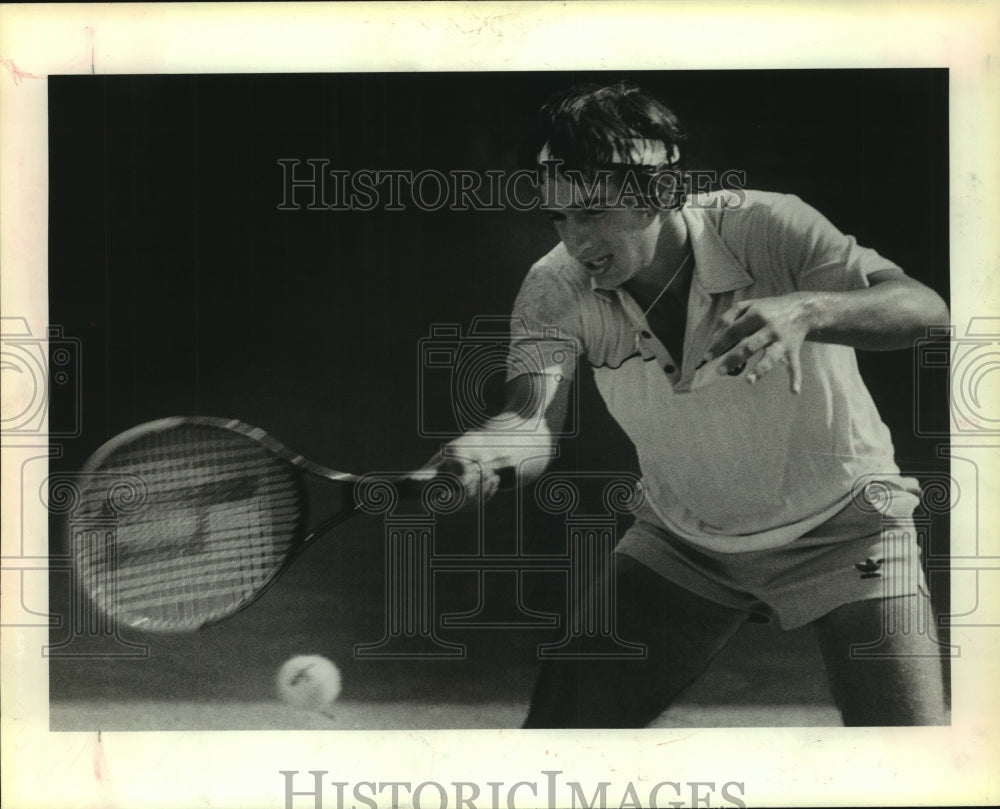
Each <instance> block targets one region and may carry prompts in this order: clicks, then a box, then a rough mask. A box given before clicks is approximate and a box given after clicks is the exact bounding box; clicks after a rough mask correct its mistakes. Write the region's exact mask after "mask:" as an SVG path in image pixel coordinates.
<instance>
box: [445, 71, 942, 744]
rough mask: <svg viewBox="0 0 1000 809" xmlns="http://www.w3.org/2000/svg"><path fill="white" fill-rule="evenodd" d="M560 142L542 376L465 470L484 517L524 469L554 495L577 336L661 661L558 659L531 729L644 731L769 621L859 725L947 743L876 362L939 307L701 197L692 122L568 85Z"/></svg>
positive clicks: (629, 576)
mask: <svg viewBox="0 0 1000 809" xmlns="http://www.w3.org/2000/svg"><path fill="white" fill-rule="evenodd" d="M540 124H541V126H540V132H541V135H540V138H539V142H538V147H537V155H538V158H537V159H538V171H539V181H540V186H539V188H540V193H541V195H542V207H543V209H544V210H545V211H546V213H547V215H548V216H549V218H550V219H551V221H552V223H553V225H554V226H555V230H556V232H557V233H558V235H559V238H560V239H561V241H560V243H559V244H558V245H557V246H556V247H555V248H554V249H553V250H551V251H550V252H549V253H548V254H547V255H545V256H543V257H542V258H540V259H539V260H538V261H537V262H536V263H535V265H534V266H533V267H532V268H531V270H530V272H529V273H528V275H527V277H526V278H525V280H524V282H523V285H522V288H521V291H520V294H519V295H518V297H517V300H516V302H515V304H514V309H513V314H514V316H515V317H517V318H520V319H521V320H523V322H524V323H526V324H527V326H528V333H527V334H524V335H521V336H518V337H516V338H515V339H514V345H513V346H512V352H511V353H512V356H513V355H514V354H515V353H517V354H518V355H519V356H526V353H525V350H526V349H531V350H532V351H537V352H539V353H538V354H535V356H541V357H543V367H540V368H538V369H537V370H536V371H534V372H527V373H526V372H525V371H524V367H523V363H522V364H516V363H511V371H510V377H511V378H510V380H509V383H508V385H509V390H510V395H509V406H508V410H507V412H505V413H503V414H501V415H500V416H498V417H497V418H496V419H495V420H494V421H492V422H491V423H489V424H487V425H486V426H485V427H484V428H483V429H482V430H477V431H474V432H470V433H467V434H466V435H463V436H462V437H460V438H459V439H457V440H456V441H454V442H452V443H451V445H449V447H447V448H446V450H445V452H446V454H448V455H450V456H452V457H453V458H457V459H459V461H460V466H459V468H460V471H461V474H462V477H463V481H464V484H465V486H466V489H467V494H468V495H469V496H470V497H473V498H475V497H479V496H483V497H490V496H492V494H493V493H494V492H495V491H496V490H497V487H498V485H499V477H498V474H497V473H498V471H499V470H500V469H502V468H503V467H506V466H510V465H514V466H518V465H521V467H522V482H526V481H528V480H530V479H531V478H533V477H537V475H538V474H539V473H540V472H541V471H542V469H543V468H544V466H545V463H544V462H538V461H537V458H538V457H539V456H540V455H544V454H545V453H544V449H545V447H546V446H548V445H550V444H551V443H552V442H553V440H554V439H553V438H552V437H551V436H552V435H553V434H558V432H559V427H560V425H561V423H562V419H563V418H564V414H565V409H566V401H567V389H568V387H569V385H570V383H571V380H572V378H573V375H574V371H575V368H576V362H575V359H576V358H574V357H572V356H570V353H571V352H566V351H565V350H561V351H554V350H549V348H550V346H551V345H552V341H551V339H547V337H546V336H547V335H551V334H552V333H553V331H552V330H553V329H554V328H555V329H558V331H559V334H560V336H562V337H570V338H572V339H573V340H575V341H576V344H577V345H578V346H579V355H580V358H581V359H582V360H583V361H585V362H586V363H588V364H589V365H590V367H591V368H592V369H593V374H594V378H595V380H596V383H597V388H598V390H599V391H600V394H601V396H602V397H603V399H604V401H605V402H606V404H607V407H608V409H609V411H610V412H611V414H612V415H613V416H614V418H615V419H616V420H617V421H618V423H619V424H620V425H621V426H622V428H623V429H624V432H625V433H626V434H627V435H628V437H629V438H630V439H631V441H632V443H633V444H634V445H635V450H636V452H637V455H638V459H639V463H640V466H641V471H642V487H643V504H642V506H641V507H640V509H639V510H638V512H637V514H636V519H635V522H634V524H633V525H632V527H631V528H630V529H629V530H628V531H627V532H626V533H625V534H624V536H623V537H622V539H621V541H620V543H619V544H618V546H617V548H616V550H615V554H614V564H613V565H612V566H610V567H611V568H612V570H613V572H612V573H611V574H609V575H613V576H615V577H617V581H616V582H615V583H614V592H616V593H617V594H618V595H617V605H616V609H617V611H616V621H617V628H618V634H619V636H620V637H621V638H623V639H625V640H628V641H637V642H641V643H644V644H645V645H646V648H647V654H646V656H645V658H644V659H640V660H634V659H621V660H610V661H606V660H596V659H586V658H583V659H578V660H551V661H547V662H545V663H544V664H543V666H542V670H541V674H540V677H539V679H538V682H537V685H536V688H535V691H534V695H533V698H532V703H531V708H530V713H529V715H528V717H527V720H526V723H525V726H526V727H641V726H644V725H646V724H648V723H650V722H651V721H652V720H654V719H655V718H656V717H657V716H658V715H659V714H660V713H661V712H662V711H664V709H666V708H667V707H668V706H669V705H670V704H671V702H672V701H673V700H674V699H675V698H676V697H677V696H678V694H680V693H681V691H682V690H683V689H684V688H685V687H686V686H688V685H689V684H690V683H691V682H692V681H693V680H694V679H695V678H697V677H698V675H699V674H700V673H701V672H702V671H703V670H704V669H705V668H706V666H707V665H708V663H709V662H710V660H711V659H712V658H713V656H714V655H715V654H716V653H717V652H719V650H720V649H722V648H723V646H724V645H725V644H726V642H727V641H728V640H729V639H730V638H731V637H732V636H733V634H734V633H735V632H736V631H737V630H738V629H739V627H740V626H741V625H742V624H743V623H744V622H745V621H747V620H748V619H750V620H753V619H756V620H776V621H778V622H779V623H780V625H781V626H782V627H783V628H785V629H793V628H796V627H801V626H804V625H810V626H812V627H813V628H814V630H815V633H816V636H817V638H818V640H819V645H820V649H821V651H822V655H823V659H824V661H825V665H826V670H827V675H828V678H829V682H830V686H831V690H832V693H833V695H834V698H835V700H836V703H837V706H838V707H839V709H840V712H841V715H842V717H843V721H844V723H845V724H847V725H920V724H941V723H944V722H946V721H947V715H946V709H945V704H944V698H943V687H942V669H941V663H940V658H939V655H938V646H937V643H936V641H935V640H934V639H933V637H932V635H931V633H932V630H930V629H929V630H928V631H924V632H919V631H907V632H899V631H891V628H892V627H901V626H906V627H910V628H911V629H913V628H915V627H917V626H918V624H919V623H920V622H923V623H924V624H927V623H928V622H929V621H928V619H927V617H926V616H928V615H931V610H930V605H929V602H928V594H927V589H926V584H925V580H924V574H923V572H922V569H921V562H920V550H919V548H918V546H917V544H916V541H915V539H916V536H915V531H914V527H913V524H912V521H911V514H912V511H913V509H914V507H915V506H916V504H917V503H918V497H919V489H918V486H917V482H916V481H915V480H913V479H911V478H908V477H903V476H901V475H900V472H899V469H898V467H897V466H896V464H895V462H894V460H893V454H894V453H893V445H892V442H891V438H890V435H889V431H888V429H887V428H886V426H885V424H883V422H882V420H881V418H880V417H879V414H878V412H877V410H876V408H875V405H874V403H873V401H872V398H871V396H870V395H869V392H868V390H867V389H866V387H865V384H864V382H863V381H862V379H861V376H860V374H859V372H858V367H857V362H856V358H855V349H865V350H888V349H902V348H907V347H910V346H912V345H913V342H914V340H915V339H917V338H918V337H920V336H922V335H924V334H925V333H926V327H927V326H928V325H930V324H943V323H946V322H947V321H948V318H949V314H948V311H947V308H946V306H945V304H944V302H943V301H942V300H941V298H940V297H939V296H938V295H937V294H936V293H934V292H933V291H931V290H930V289H928V288H927V287H926V286H924V285H923V284H921V283H919V282H917V281H915V280H914V279H912V278H909V277H907V275H906V274H905V273H904V272H903V270H902V269H901V268H900V267H898V266H896V265H895V264H894V263H893V262H892V261H890V260H888V259H886V258H883V257H882V256H880V255H879V254H878V253H877V252H875V251H874V250H871V249H868V248H865V247H862V246H860V245H858V244H857V242H856V241H855V240H854V238H853V237H851V236H847V235H844V234H843V233H841V232H840V231H838V230H837V228H836V227H834V225H833V224H831V223H830V222H829V221H828V220H827V219H826V218H824V217H823V216H822V215H821V214H820V213H819V212H817V211H816V210H814V209H813V208H811V207H810V206H809V205H808V204H806V203H805V202H803V201H802V200H800V199H799V198H797V197H795V196H790V195H784V194H774V193H764V192H757V191H750V190H737V191H728V192H715V193H712V194H708V195H700V196H694V195H691V196H687V195H685V194H684V193H683V182H682V179H683V175H682V174H681V173H680V172H679V169H680V166H681V162H680V161H681V157H682V149H683V134H682V131H681V129H680V126H679V123H678V121H677V119H676V117H675V116H674V114H673V113H672V112H671V111H670V110H669V109H668V108H667V107H666V106H664V105H663V104H662V103H660V102H659V101H658V100H655V99H654V98H652V97H650V96H649V95H647V94H646V93H644V92H643V91H641V90H640V89H638V88H636V87H633V86H629V85H625V84H617V85H614V86H606V87H587V88H582V89H580V88H577V89H573V90H570V91H569V92H567V93H565V94H563V95H561V96H560V97H557V98H555V99H554V100H552V101H550V102H549V103H548V104H546V105H545V106H544V107H543V109H542V110H541V113H540ZM679 180H680V181H679ZM564 345H565V344H564V343H563V342H561V341H560V342H559V343H558V347H559V348H563V347H564ZM540 417H544V418H540ZM536 423H537V424H538V427H537V429H535V430H534V433H533V434H532V435H531V436H529V438H530V440H527V441H526V440H525V435H524V431H525V429H526V428H527V427H529V426H530V425H533V424H536ZM513 433H516V434H517V435H516V436H515V435H514V434H513ZM532 442H534V443H535V444H536V445H537V446H534V447H532V446H529V445H530V444H531V443H532ZM527 457H532V458H535V459H536V460H535V461H533V462H532V464H529V465H528V466H524V465H523V464H520V462H521V461H523V460H524V459H525V458H527ZM525 470H527V473H526V474H525ZM609 584H610V583H609V582H608V581H599V582H595V583H594V587H595V588H607V587H608V586H609ZM865 644H867V645H869V647H872V646H877V651H878V655H870V654H869V655H864V654H859V653H858V652H857V651H855V652H852V646H857V645H865Z"/></svg>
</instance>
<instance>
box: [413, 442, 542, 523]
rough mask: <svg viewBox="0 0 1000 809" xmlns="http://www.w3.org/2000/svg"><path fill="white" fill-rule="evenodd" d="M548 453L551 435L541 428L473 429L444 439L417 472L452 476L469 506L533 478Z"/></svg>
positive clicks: (429, 475) (431, 475) (538, 471)
mask: <svg viewBox="0 0 1000 809" xmlns="http://www.w3.org/2000/svg"><path fill="white" fill-rule="evenodd" d="M552 454H553V448H552V436H551V433H550V432H549V430H548V429H546V428H544V427H538V428H536V430H535V431H534V432H533V433H531V434H519V433H503V432H501V431H497V430H473V431H470V432H467V433H465V434H463V435H461V436H459V437H458V438H456V439H454V440H453V441H450V442H448V443H447V444H446V445H445V446H444V447H442V449H441V450H440V451H439V452H438V453H436V454H435V455H434V457H433V458H431V459H430V460H429V461H428V462H427V464H426V465H425V466H424V467H423V469H422V470H421V472H420V473H418V474H420V475H421V476H424V475H426V476H427V477H428V478H430V477H433V476H434V475H435V474H440V473H446V474H450V475H454V476H455V477H456V478H458V481H459V484H460V485H461V486H462V488H463V489H464V491H465V497H466V504H467V505H469V506H471V505H473V504H475V503H477V502H479V499H480V498H482V499H483V500H489V499H490V498H491V497H493V495H495V494H496V493H497V491H499V490H500V489H501V488H508V487H510V486H513V485H514V484H515V482H519V483H526V482H528V481H529V480H532V479H534V478H535V477H537V476H538V475H540V474H541V473H542V472H543V471H544V469H545V467H546V466H547V465H548V463H549V461H550V460H551V458H552Z"/></svg>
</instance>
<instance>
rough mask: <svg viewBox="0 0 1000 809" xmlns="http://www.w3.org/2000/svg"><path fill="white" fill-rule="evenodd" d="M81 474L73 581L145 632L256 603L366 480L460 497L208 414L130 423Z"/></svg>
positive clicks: (353, 509) (451, 481)
mask: <svg viewBox="0 0 1000 809" xmlns="http://www.w3.org/2000/svg"><path fill="white" fill-rule="evenodd" d="M80 479H81V485H80V491H79V497H80V500H79V505H78V510H77V514H78V515H79V516H80V517H81V519H82V523H81V522H80V520H74V524H75V527H74V528H73V530H72V533H73V536H72V537H71V544H72V550H73V559H74V565H75V568H76V573H77V578H78V580H79V582H80V584H81V586H82V588H83V590H84V591H85V593H86V594H87V596H88V597H89V598H90V599H91V601H92V602H93V603H94V604H95V605H96V606H97V607H98V608H99V609H100V610H101V611H102V612H103V613H105V614H106V615H108V616H110V617H112V618H113V619H114V620H115V621H116V622H117V623H118V624H120V625H126V626H130V627H134V628H136V629H142V630H144V631H151V632H190V631H194V630H196V629H199V628H200V627H203V626H206V625H208V624H213V623H216V622H218V621H221V620H223V619H224V618H227V617H229V616H231V615H233V614H234V613H236V612H239V611H240V610H242V609H244V608H245V607H247V606H249V605H250V604H252V603H253V602H254V601H256V600H257V599H258V598H260V596H261V595H263V594H264V593H265V592H266V591H267V589H268V587H270V586H271V585H272V584H273V583H274V582H275V581H276V580H277V579H278V577H279V576H281V574H282V573H283V572H284V571H285V570H286V569H287V568H288V566H289V565H290V564H291V563H292V562H293V561H294V560H295V558H296V557H297V556H298V555H299V554H300V553H302V551H304V550H305V549H306V548H308V547H309V546H310V545H311V544H312V543H313V541H314V540H315V539H316V538H317V537H319V536H320V535H322V534H324V533H326V532H327V531H329V530H330V529H331V528H333V527H334V526H336V525H339V524H340V523H343V522H344V521H345V520H348V519H350V518H351V517H353V516H355V515H356V514H359V513H361V512H362V511H363V508H362V506H363V505H364V503H363V502H362V499H359V498H361V497H362V491H361V490H362V489H364V487H365V486H366V482H367V483H372V485H375V482H376V481H379V482H381V484H382V485H383V486H384V485H386V484H387V483H388V484H389V485H391V486H392V487H393V488H395V490H396V495H397V496H399V497H420V496H427V494H428V493H430V492H431V490H430V489H429V488H428V487H429V486H431V484H432V483H433V484H435V487H437V486H440V485H441V484H442V483H444V484H445V485H450V486H451V487H452V489H451V492H450V493H447V492H442V491H441V490H440V489H438V490H437V492H436V495H437V496H438V497H445V498H448V497H451V496H458V497H461V494H460V489H459V487H458V483H457V478H453V477H452V476H451V475H447V474H444V473H437V474H435V473H433V472H426V471H425V472H422V473H412V474H410V475H397V476H395V478H394V479H391V480H387V476H375V477H373V476H369V477H368V478H362V477H358V476H357V475H351V474H347V473H344V472H336V471H333V470H331V469H326V468H325V467H322V466H320V465H318V464H315V463H313V462H311V461H309V460H307V459H305V458H303V457H302V456H301V455H296V454H295V453H293V452H292V451H291V450H289V449H287V448H286V447H284V446H283V445H282V444H281V443H279V442H278V441H277V440H275V439H274V438H272V437H271V436H269V435H268V434H267V433H266V432H264V431H263V430H261V429H258V428H254V427H251V426H249V425H246V424H243V423H241V422H239V421H232V420H226V419H214V418H168V419H162V420H160V421H153V422H149V423H147V424H142V425H139V426H138V427H134V428H132V429H130V430H128V431H126V432H124V433H122V434H120V435H118V436H116V437H114V438H112V439H111V440H110V441H108V442H107V443H106V444H104V445H103V446H101V447H100V448H99V449H98V450H97V451H96V452H95V453H94V454H93V455H92V456H91V458H90V459H89V460H88V461H87V463H86V465H85V466H84V467H83V470H82V474H81V476H80ZM508 480H509V479H508ZM317 486H319V488H317ZM369 495H372V497H373V498H374V500H375V501H377V499H378V496H379V495H375V494H374V493H373V492H372V491H371V490H369ZM381 496H387V497H392V496H393V495H392V494H390V493H389V492H388V491H387V490H386V489H383V490H382V491H381ZM369 499H372V498H369ZM81 524H82V525H88V526H108V527H107V528H103V527H101V528H99V529H97V530H95V529H93V528H88V529H86V530H81V529H80V528H79V526H80V525H81Z"/></svg>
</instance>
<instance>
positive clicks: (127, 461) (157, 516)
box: [76, 424, 301, 630]
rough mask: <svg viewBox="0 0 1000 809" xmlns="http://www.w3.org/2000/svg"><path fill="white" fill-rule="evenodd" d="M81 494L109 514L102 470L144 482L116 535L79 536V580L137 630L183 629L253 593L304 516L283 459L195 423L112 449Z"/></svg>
mask: <svg viewBox="0 0 1000 809" xmlns="http://www.w3.org/2000/svg"><path fill="white" fill-rule="evenodd" d="M99 471H100V472H101V473H102V477H103V478H104V480H103V485H100V484H101V481H100V480H95V484H96V485H94V486H93V488H92V490H89V491H85V492H84V493H82V497H81V505H82V508H83V510H84V511H86V512H89V513H91V514H93V515H95V516H97V515H108V514H110V513H111V509H110V507H109V504H108V501H107V491H108V486H107V478H106V475H107V473H111V474H112V475H119V474H120V475H121V476H122V480H123V481H125V480H126V479H129V480H134V479H135V478H134V477H133V476H135V477H137V478H138V479H139V480H141V482H142V484H143V486H144V489H145V500H144V501H143V503H142V504H141V505H140V506H139V507H138V508H137V509H136V510H135V511H134V512H128V511H125V512H124V513H120V514H117V515H116V516H117V520H116V523H115V525H114V529H113V531H114V534H113V541H109V539H108V538H107V537H105V538H104V539H102V538H101V536H100V534H99V533H96V534H95V533H94V532H87V533H85V534H84V535H81V536H80V537H78V542H77V543H76V544H77V548H76V554H77V563H78V568H79V570H80V572H81V577H82V579H83V584H84V587H85V588H86V589H87V590H88V591H89V592H90V595H91V597H92V598H94V599H95V600H96V601H97V602H98V604H99V606H101V607H102V609H104V610H105V611H106V612H108V613H110V614H112V615H114V616H115V617H116V618H117V619H118V620H119V621H123V622H125V623H127V624H129V625H132V626H141V627H144V628H159V629H178V630H182V629H189V628H194V627H196V626H200V625H202V624H204V623H207V622H211V621H213V620H217V619H218V618H221V617H223V616H225V615H228V614H230V613H231V612H233V611H235V610H236V609H238V608H239V607H240V606H242V605H243V604H244V603H246V602H247V601H249V600H250V599H251V598H252V597H253V596H254V595H255V594H256V593H257V591H258V590H259V589H260V588H261V587H262V586H264V585H265V584H266V583H267V582H268V581H270V579H271V578H273V576H274V574H275V572H276V571H277V570H278V569H279V568H280V567H281V565H282V564H283V562H284V560H285V558H286V557H287V555H288V553H289V551H290V549H291V543H292V540H293V538H294V537H295V535H296V532H297V530H298V528H299V524H300V520H301V495H300V493H299V488H298V485H297V482H296V479H295V476H294V475H293V473H292V472H291V471H290V470H289V469H288V467H287V466H286V465H285V463H284V462H282V461H281V460H279V459H278V458H276V457H275V456H274V455H272V454H271V453H270V452H269V451H268V450H267V449H265V448H264V447H262V446H261V445H260V444H259V443H257V442H256V441H254V440H253V439H251V438H249V437H247V436H245V435H242V434H241V433H236V432H233V431H230V430H226V429H224V428H219V427H211V426H206V425H197V424H182V425H181V426H178V427H175V428H172V429H168V430H158V431H155V432H151V433H149V434H145V435H140V436H138V437H137V438H135V439H133V440H132V441H131V442H129V443H128V444H126V445H125V446H121V447H118V448H117V449H116V450H115V451H113V452H112V453H111V454H110V455H108V457H106V458H105V459H104V462H103V464H102V465H101V468H100V470H99Z"/></svg>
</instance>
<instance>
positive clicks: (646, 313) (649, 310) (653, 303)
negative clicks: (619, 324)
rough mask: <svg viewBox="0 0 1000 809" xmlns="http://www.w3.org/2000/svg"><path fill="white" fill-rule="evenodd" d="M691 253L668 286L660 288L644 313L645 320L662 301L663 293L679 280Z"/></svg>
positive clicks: (671, 277)
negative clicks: (678, 277)
mask: <svg viewBox="0 0 1000 809" xmlns="http://www.w3.org/2000/svg"><path fill="white" fill-rule="evenodd" d="M691 255H692V253H691V251H690V250H688V253H687V255H686V256H684V260H683V261H682V262H681V264H680V266H679V267H678V268H677V269H676V270H675V271H674V274H673V275H671V276H670V280H669V281H667V283H666V286H664V287H663V289H661V290H660V293H659V294H658V295H657V296H656V297H655V298H653V302H652V303H651V304H649V306H648V307H647V308H646V311H645V312H643V313H642V319H643V320H645V319H646V316H647V315H648V314H649V313H650V312H652V311H653V307H654V306H656V304H657V303H659V302H660V298H662V297H663V293H664V292H666V291H667V290H668V289H669V288H670V285H671V284H672V283H673V282H674V281H676V280H677V276H678V275H680V274H681V270H683V269H684V268H685V267H686V266H687V263H688V261H690V260H691Z"/></svg>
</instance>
